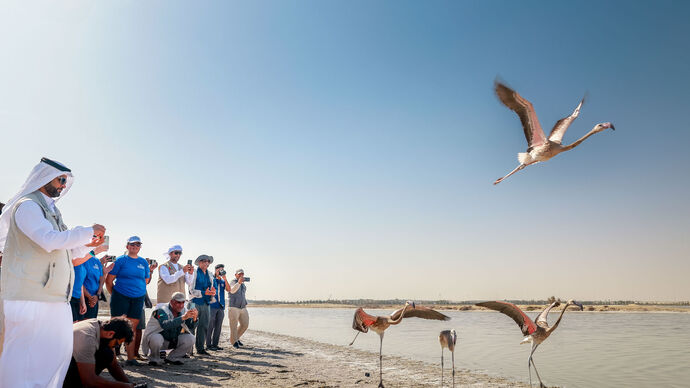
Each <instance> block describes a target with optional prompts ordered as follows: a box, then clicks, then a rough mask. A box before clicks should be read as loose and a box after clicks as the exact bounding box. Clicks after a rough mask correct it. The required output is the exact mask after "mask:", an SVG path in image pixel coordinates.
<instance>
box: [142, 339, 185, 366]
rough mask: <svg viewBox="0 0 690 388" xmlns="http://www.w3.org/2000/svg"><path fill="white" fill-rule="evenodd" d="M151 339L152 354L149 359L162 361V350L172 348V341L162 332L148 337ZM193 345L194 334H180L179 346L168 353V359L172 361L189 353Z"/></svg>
mask: <svg viewBox="0 0 690 388" xmlns="http://www.w3.org/2000/svg"><path fill="white" fill-rule="evenodd" d="M148 341H149V349H151V354H149V355H148V357H149V361H155V362H157V363H162V362H163V360H161V355H160V354H161V350H167V349H170V343H169V342H168V341H166V340H165V339H163V336H162V335H160V334H151V335H150V336H149V337H148ZM192 345H194V336H193V335H191V334H189V333H185V334H180V336H179V337H177V347H176V348H175V350H173V351H172V352H170V354H169V355H168V359H169V360H170V361H177V360H179V359H181V358H182V356H184V355H185V354H187V353H189V352H191V351H192Z"/></svg>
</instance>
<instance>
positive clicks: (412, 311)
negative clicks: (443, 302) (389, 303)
mask: <svg viewBox="0 0 690 388" xmlns="http://www.w3.org/2000/svg"><path fill="white" fill-rule="evenodd" d="M401 315H402V317H403V318H412V317H416V318H423V319H435V320H438V321H448V320H450V317H449V316H447V315H445V314H442V313H440V312H438V311H436V310H432V309H430V308H428V307H424V306H419V305H415V306H414V307H412V306H411V305H410V306H406V307H403V308H401V309H398V310H396V311H395V312H394V313H393V314H391V317H390V318H391V320H394V321H395V320H398V319H399V318H400V316H401Z"/></svg>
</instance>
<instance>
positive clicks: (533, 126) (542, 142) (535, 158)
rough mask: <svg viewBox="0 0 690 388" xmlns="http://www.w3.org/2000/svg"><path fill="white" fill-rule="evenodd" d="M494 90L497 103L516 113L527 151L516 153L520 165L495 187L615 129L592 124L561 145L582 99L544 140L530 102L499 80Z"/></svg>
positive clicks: (609, 126)
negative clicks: (574, 139) (593, 137)
mask: <svg viewBox="0 0 690 388" xmlns="http://www.w3.org/2000/svg"><path fill="white" fill-rule="evenodd" d="M495 87H496V95H497V96H498V98H499V100H501V102H502V103H503V105H505V106H507V107H508V108H509V109H510V110H512V111H514V112H515V113H517V115H518V117H520V122H522V129H523V130H524V131H525V138H526V139H527V144H528V148H527V152H520V153H518V161H519V162H520V165H518V166H517V167H515V169H514V170H513V171H511V172H509V173H508V175H506V176H504V177H503V178H498V179H496V181H495V182H494V185H495V184H498V183H499V182H501V181H502V180H504V179H506V178H508V177H509V176H511V175H513V174H515V173H516V172H518V171H520V170H522V169H523V168H525V167H527V166H529V165H531V164H534V163H539V162H545V161H547V160H549V159H551V158H553V157H554V156H556V155H558V154H560V153H561V152H564V151H568V150H571V149H573V148H575V147H577V146H578V145H580V143H582V142H583V141H584V140H585V139H586V138H588V137H590V136H592V135H593V134H595V133H598V132H601V131H603V130H605V129H608V128H611V129H612V130H615V129H616V128H614V126H613V124H611V123H600V124H597V125H595V126H594V128H592V130H591V131H589V132H588V133H587V134H586V135H584V136H582V137H581V138H580V139H578V140H577V141H576V142H574V143H572V144H569V145H563V144H561V140H562V139H563V135H564V134H565V131H566V130H567V129H568V127H569V126H570V124H572V122H573V121H575V119H576V118H577V116H578V115H579V114H580V108H582V104H583V103H584V102H585V99H584V98H582V100H581V101H580V103H579V104H578V105H577V108H575V110H574V111H573V113H572V114H571V115H570V116H568V117H564V118H562V119H560V120H558V122H556V125H554V126H553V129H552V130H551V134H549V138H548V139H547V138H546V136H545V135H544V131H543V130H542V129H541V125H540V124H539V119H538V118H537V113H536V112H535V111H534V107H532V103H531V102H529V101H527V100H526V99H525V98H523V97H522V96H521V95H519V94H518V93H517V92H516V91H514V90H513V89H511V88H509V87H507V86H506V85H504V84H502V83H500V82H499V81H496V82H495Z"/></svg>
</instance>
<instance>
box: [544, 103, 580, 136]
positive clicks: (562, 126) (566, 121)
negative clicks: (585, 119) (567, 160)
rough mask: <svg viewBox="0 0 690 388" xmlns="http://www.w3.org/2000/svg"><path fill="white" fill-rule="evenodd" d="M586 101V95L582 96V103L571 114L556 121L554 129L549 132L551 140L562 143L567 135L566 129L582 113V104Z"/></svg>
mask: <svg viewBox="0 0 690 388" xmlns="http://www.w3.org/2000/svg"><path fill="white" fill-rule="evenodd" d="M584 103H585V97H582V100H580V103H579V104H578V105H577V108H575V110H574V111H573V113H572V114H571V115H570V116H568V117H564V118H562V119H560V120H558V122H556V125H554V126H553V129H552V130H551V133H550V134H549V140H551V141H552V142H554V143H560V142H561V141H562V140H563V135H565V131H567V130H568V127H570V124H572V123H573V121H575V119H576V118H577V116H578V115H579V114H580V108H582V104H584Z"/></svg>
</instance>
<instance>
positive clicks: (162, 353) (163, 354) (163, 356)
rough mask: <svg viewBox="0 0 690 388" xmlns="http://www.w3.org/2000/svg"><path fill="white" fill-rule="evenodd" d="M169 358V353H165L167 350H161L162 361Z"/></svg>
mask: <svg viewBox="0 0 690 388" xmlns="http://www.w3.org/2000/svg"><path fill="white" fill-rule="evenodd" d="M167 356H168V353H166V352H165V350H161V352H160V357H161V359H162V360H164V359H165V358H166V357H167Z"/></svg>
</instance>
